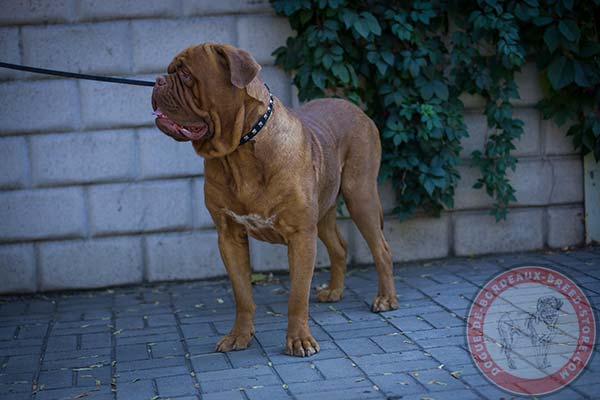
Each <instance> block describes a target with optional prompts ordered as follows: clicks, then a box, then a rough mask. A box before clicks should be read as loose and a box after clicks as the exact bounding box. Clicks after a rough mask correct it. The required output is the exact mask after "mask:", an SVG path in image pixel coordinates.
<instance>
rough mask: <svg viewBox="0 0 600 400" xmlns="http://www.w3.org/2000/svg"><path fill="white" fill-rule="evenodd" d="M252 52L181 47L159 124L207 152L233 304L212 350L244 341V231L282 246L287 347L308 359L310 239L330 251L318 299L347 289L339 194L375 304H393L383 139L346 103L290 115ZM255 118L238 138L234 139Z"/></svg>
mask: <svg viewBox="0 0 600 400" xmlns="http://www.w3.org/2000/svg"><path fill="white" fill-rule="evenodd" d="M259 70H260V66H259V65H258V64H257V63H256V61H255V60H254V59H253V58H252V56H251V55H250V54H248V53H247V52H245V51H243V50H239V49H236V48H234V47H231V46H228V45H224V46H222V45H217V44H214V43H204V44H201V45H198V46H194V47H190V48H188V49H186V50H184V51H182V52H181V53H179V54H178V55H177V56H176V57H175V58H174V59H173V61H172V62H171V64H170V65H169V67H168V73H169V74H168V75H165V76H159V77H158V78H157V79H156V85H155V87H154V92H153V94H152V105H153V108H154V110H155V113H156V114H157V115H158V118H157V120H156V125H157V126H158V127H159V128H160V129H161V130H162V131H163V132H164V133H166V134H167V135H169V136H171V137H173V138H174V139H175V140H179V141H187V140H191V141H192V145H193V146H194V149H195V150H196V152H197V153H198V154H199V155H200V156H202V157H204V159H205V161H204V165H205V168H204V173H205V183H204V194H205V202H206V207H207V208H208V210H209V212H210V214H211V216H212V218H213V220H214V222H215V225H216V227H217V231H218V235H219V250H220V251H221V257H222V258H223V262H224V264H225V267H226V268H227V273H228V274H229V278H230V279H231V283H232V286H233V292H234V296H235V302H236V316H235V323H234V325H233V328H232V329H231V332H229V334H228V335H226V336H224V337H223V338H222V339H221V340H220V341H219V343H218V344H217V350H218V351H230V350H238V349H244V348H246V347H248V344H249V343H250V341H251V340H252V336H253V334H254V321H253V319H254V310H255V308H256V307H255V305H254V302H253V300H252V285H251V282H250V275H251V270H250V257H249V252H248V235H250V236H252V237H254V238H256V239H259V240H263V241H267V242H270V243H285V244H287V246H288V258H289V269H290V281H291V288H290V296H289V305H288V329H287V336H286V353H288V354H292V355H295V356H310V355H312V354H314V353H316V352H318V351H319V345H318V344H317V342H316V340H315V339H314V338H313V337H312V335H311V333H310V329H309V327H308V299H309V295H310V285H311V279H312V275H313V270H314V267H315V255H316V248H317V236H318V237H319V238H320V239H321V241H323V243H324V244H325V246H326V248H327V251H328V253H329V257H330V259H331V277H330V280H329V284H328V287H327V288H325V289H322V290H320V291H319V292H318V293H317V300H318V301H325V302H330V301H338V300H339V299H340V298H341V297H342V293H343V291H344V272H345V269H346V243H345V242H344V239H343V238H342V236H341V235H340V232H339V230H338V228H337V225H336V204H337V200H338V197H339V195H340V193H341V194H342V195H343V196H344V200H345V202H346V204H347V206H348V210H349V211H350V215H351V217H352V219H353V220H354V222H355V223H356V225H357V226H358V229H359V230H360V232H361V233H362V235H363V236H364V238H365V239H366V241H367V243H368V245H369V248H370V250H371V252H372V253H373V257H374V259H375V265H376V267H377V274H378V278H379V288H378V291H377V296H376V297H375V299H374V300H373V305H372V310H373V311H374V312H380V311H387V310H391V309H395V308H397V307H398V301H397V299H396V290H395V288H394V279H393V268H392V255H391V253H390V249H389V247H388V244H387V242H386V241H385V238H384V236H383V216H382V210H381V204H380V201H379V195H378V193H377V182H376V179H377V173H378V170H379V163H380V159H381V143H380V140H379V133H378V131H377V127H376V126H375V124H374V123H373V121H372V120H371V119H369V117H367V116H366V115H365V114H364V113H363V112H362V111H361V110H360V109H359V108H358V107H356V106H354V105H353V104H351V103H349V102H348V101H345V100H340V99H321V100H314V101H311V102H309V103H307V104H306V105H304V106H303V107H301V108H300V109H299V110H298V111H297V112H295V111H291V110H289V109H287V108H286V107H285V106H283V104H281V102H280V101H279V100H278V99H277V98H276V97H273V103H272V114H270V116H269V117H268V120H266V122H265V119H266V117H267V115H265V114H268V113H270V112H271V105H270V102H269V101H270V96H269V91H268V89H267V88H266V87H265V86H264V84H263V82H262V81H261V80H260V79H259V78H258V72H259ZM257 121H259V122H263V125H264V129H260V131H259V132H258V133H257V134H256V136H255V137H254V138H253V139H251V140H250V141H249V142H247V143H245V144H241V143H240V140H241V139H242V137H244V136H245V134H246V133H248V132H251V131H252V128H254V127H255V124H256V127H257V128H262V125H261V126H260V127H259V125H258V124H257Z"/></svg>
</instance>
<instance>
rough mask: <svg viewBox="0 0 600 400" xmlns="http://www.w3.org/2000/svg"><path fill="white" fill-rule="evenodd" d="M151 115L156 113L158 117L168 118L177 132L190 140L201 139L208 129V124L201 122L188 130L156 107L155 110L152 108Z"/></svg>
mask: <svg viewBox="0 0 600 400" xmlns="http://www.w3.org/2000/svg"><path fill="white" fill-rule="evenodd" d="M152 115H156V116H157V117H159V118H163V119H166V120H168V121H169V122H170V123H171V124H172V125H173V127H174V128H175V129H176V130H177V131H178V132H179V133H181V134H182V135H185V136H186V137H187V138H188V139H191V140H198V139H201V138H202V137H203V136H204V135H205V134H206V131H207V130H208V126H207V125H206V124H202V125H201V126H197V127H194V128H192V130H191V131H190V130H189V129H187V128H184V127H183V126H181V125H179V124H178V123H177V122H175V121H173V120H171V119H170V118H169V117H167V116H166V115H165V114H163V112H162V111H161V110H160V108H157V109H156V110H154V112H153V113H152Z"/></svg>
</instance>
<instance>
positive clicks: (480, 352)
mask: <svg viewBox="0 0 600 400" xmlns="http://www.w3.org/2000/svg"><path fill="white" fill-rule="evenodd" d="M467 341H468V345H469V351H470V353H471V356H472V357H473V360H474V361H475V365H477V367H478V368H479V370H480V371H481V372H482V373H483V375H485V377H486V378H487V379H489V380H490V381H491V382H493V383H494V384H496V385H497V386H499V387H500V388H502V389H504V390H507V391H509V392H512V393H516V394H520V395H542V394H548V393H551V392H555V391H557V390H559V389H561V388H563V387H565V386H567V385H568V384H569V383H570V382H572V381H573V380H574V379H575V378H576V377H577V376H578V375H579V374H580V373H581V372H582V371H583V369H584V367H585V366H586V364H587V363H588V362H589V360H590V358H591V356H592V352H593V348H594V344H595V341H596V321H595V318H594V312H593V310H592V308H591V305H590V301H589V300H588V298H587V297H586V295H585V294H584V293H583V291H582V290H581V289H580V288H579V286H577V285H576V284H575V283H574V282H573V281H572V280H571V279H569V278H567V277H566V276H565V275H563V274H561V273H559V272H557V271H554V270H551V269H548V268H544V267H535V266H532V267H519V268H514V269H511V270H508V271H506V272H503V273H501V274H500V275H498V276H496V277H495V278H494V279H492V280H491V281H490V282H488V283H487V284H486V285H485V286H484V287H483V289H481V291H480V292H479V293H478V294H477V296H476V297H475V300H474V301H473V304H471V309H470V310H469V314H468V316H467Z"/></svg>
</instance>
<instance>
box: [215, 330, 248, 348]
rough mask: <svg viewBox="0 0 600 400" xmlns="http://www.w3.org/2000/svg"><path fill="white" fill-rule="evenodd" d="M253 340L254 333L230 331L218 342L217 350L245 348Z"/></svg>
mask: <svg viewBox="0 0 600 400" xmlns="http://www.w3.org/2000/svg"><path fill="white" fill-rule="evenodd" d="M251 341H252V335H251V334H248V333H229V334H227V335H225V336H223V337H222V338H221V340H219V341H218V342H217V346H216V347H215V350H216V351H219V352H221V353H225V352H227V351H232V350H244V349H246V348H248V346H249V345H250V342H251Z"/></svg>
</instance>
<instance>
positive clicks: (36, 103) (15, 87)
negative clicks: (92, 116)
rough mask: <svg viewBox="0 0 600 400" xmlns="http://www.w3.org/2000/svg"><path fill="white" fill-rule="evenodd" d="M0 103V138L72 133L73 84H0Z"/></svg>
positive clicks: (74, 112)
mask: <svg viewBox="0 0 600 400" xmlns="http://www.w3.org/2000/svg"><path fill="white" fill-rule="evenodd" d="M57 99H60V101H57ZM0 103H1V104H2V109H0V121H2V125H1V126H0V135H1V134H2V133H15V132H27V133H30V132H35V131H66V130H73V129H74V128H75V127H76V125H77V123H78V120H79V115H78V113H77V110H78V109H79V102H78V94H77V86H76V83H75V82H73V81H65V80H49V81H37V82H23V81H19V82H6V83H2V84H0Z"/></svg>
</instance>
